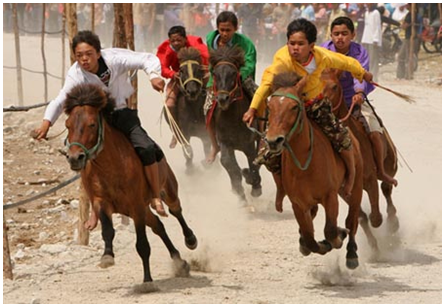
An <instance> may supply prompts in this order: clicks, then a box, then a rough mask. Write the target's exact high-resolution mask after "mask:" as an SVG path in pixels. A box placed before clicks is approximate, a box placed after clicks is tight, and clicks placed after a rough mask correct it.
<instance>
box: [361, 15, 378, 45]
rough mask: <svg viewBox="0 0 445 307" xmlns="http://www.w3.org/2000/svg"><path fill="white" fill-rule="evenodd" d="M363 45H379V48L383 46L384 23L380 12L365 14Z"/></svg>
mask: <svg viewBox="0 0 445 307" xmlns="http://www.w3.org/2000/svg"><path fill="white" fill-rule="evenodd" d="M362 43H363V44H370V45H372V44H374V43H377V45H378V46H379V47H381V46H382V22H381V18H380V13H379V11H378V10H373V11H372V12H366V13H365V27H364V29H363V36H362Z"/></svg>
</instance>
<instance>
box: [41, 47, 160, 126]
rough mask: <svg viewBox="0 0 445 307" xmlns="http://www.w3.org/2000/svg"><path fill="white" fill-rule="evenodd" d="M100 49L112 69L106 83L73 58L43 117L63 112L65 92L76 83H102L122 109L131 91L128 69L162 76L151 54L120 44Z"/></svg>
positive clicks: (117, 106) (52, 120)
mask: <svg viewBox="0 0 445 307" xmlns="http://www.w3.org/2000/svg"><path fill="white" fill-rule="evenodd" d="M100 53H101V56H102V58H103V59H104V61H105V64H106V65H107V66H108V68H109V69H110V72H111V75H110V82H109V84H108V87H107V86H106V85H105V84H104V83H103V82H102V81H101V80H100V79H99V77H98V76H97V75H95V74H93V73H90V72H88V71H86V70H84V69H82V68H81V66H80V65H79V63H78V62H76V63H74V64H73V66H71V68H70V69H69V70H68V73H67V76H66V79H65V84H64V85H63V88H62V89H61V90H60V92H59V95H58V96H57V97H56V98H55V99H54V100H52V101H51V102H50V103H49V105H48V107H47V108H46V111H45V115H44V117H43V119H46V120H49V121H50V122H51V125H53V124H54V123H55V122H56V120H57V119H58V118H59V116H60V115H61V114H62V112H63V108H64V103H65V99H66V95H67V93H69V91H70V90H71V89H72V88H73V87H74V86H76V85H79V84H83V83H92V84H97V85H99V86H101V87H102V88H103V89H104V90H106V91H108V92H109V93H110V94H111V96H112V97H113V98H114V99H115V100H116V109H122V108H125V107H126V106H127V103H126V99H127V98H128V97H130V96H131V94H133V92H134V89H133V87H132V86H131V83H130V80H129V77H128V71H129V70H136V69H142V70H144V71H145V73H146V74H147V75H149V77H150V80H151V79H153V78H159V77H160V76H161V62H160V61H159V59H158V58H157V57H156V55H154V54H151V53H141V52H134V51H131V50H128V49H120V48H110V49H103V50H101V52H100Z"/></svg>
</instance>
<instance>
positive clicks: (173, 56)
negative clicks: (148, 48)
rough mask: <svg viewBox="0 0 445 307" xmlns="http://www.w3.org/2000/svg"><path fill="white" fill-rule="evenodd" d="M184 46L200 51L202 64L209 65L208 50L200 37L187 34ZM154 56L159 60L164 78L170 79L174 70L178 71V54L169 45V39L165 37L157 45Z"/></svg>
mask: <svg viewBox="0 0 445 307" xmlns="http://www.w3.org/2000/svg"><path fill="white" fill-rule="evenodd" d="M185 46H186V47H193V48H196V49H198V50H199V52H200V53H201V59H202V64H203V65H209V51H208V49H207V46H206V45H205V44H204V43H203V42H202V39H201V37H199V36H192V35H187V42H186V44H185ZM156 56H157V57H158V58H159V60H160V61H161V74H162V76H163V77H164V78H168V79H171V78H173V75H174V74H175V72H178V71H179V60H178V54H177V52H176V51H175V50H173V49H172V47H171V46H170V41H169V40H168V39H167V40H165V41H164V42H163V43H162V44H160V45H159V47H158V52H157V53H156Z"/></svg>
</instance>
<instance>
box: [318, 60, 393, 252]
mask: <svg viewBox="0 0 445 307" xmlns="http://www.w3.org/2000/svg"><path fill="white" fill-rule="evenodd" d="M341 73H342V71H338V70H332V69H328V70H325V71H324V72H323V74H322V79H323V81H324V82H325V89H324V94H325V96H327V97H329V98H330V100H331V102H332V103H333V107H332V108H333V112H334V114H335V115H336V116H337V117H338V118H340V120H342V121H343V122H344V124H345V125H346V126H348V127H349V129H350V130H351V131H352V133H353V134H354V135H355V136H356V137H357V139H358V141H359V143H360V151H361V155H362V159H363V189H364V190H365V191H366V193H367V194H368V198H369V202H370V204H371V213H370V216H369V219H370V221H371V225H372V226H373V227H379V226H380V225H381V224H382V221H383V218H382V214H381V213H380V208H379V188H378V180H377V167H376V163H375V160H374V155H373V147H372V143H371V140H370V139H369V135H368V133H367V132H366V129H365V126H364V125H363V123H362V121H364V120H365V119H364V118H362V119H360V117H359V116H356V112H357V111H356V110H355V109H354V112H352V110H348V108H347V106H346V102H345V101H344V98H343V89H342V86H341V83H340V75H341ZM365 103H366V102H365ZM348 113H352V116H351V115H348ZM359 115H360V114H359ZM384 136H385V137H384V140H385V142H384V143H385V144H384V145H385V153H386V155H385V160H384V167H385V171H386V173H387V174H389V175H390V176H392V177H394V175H395V174H396V172H397V153H396V150H395V146H394V144H393V142H392V140H391V138H390V136H389V134H388V132H387V131H386V129H384ZM392 188H393V187H392V185H391V184H388V183H386V182H383V181H382V183H381V189H382V192H383V195H384V196H385V198H386V202H387V214H388V226H389V229H390V231H391V232H395V231H397V229H398V228H399V221H398V218H397V216H396V212H397V210H396V208H395V206H394V204H393V201H392V198H391V194H392ZM360 224H361V226H362V228H363V229H364V230H365V233H366V235H367V237H368V239H369V240H370V243H371V245H373V246H374V247H376V245H375V243H372V242H373V241H374V240H375V239H372V238H371V237H370V231H369V230H368V228H369V226H367V225H368V218H367V216H366V214H365V213H364V212H363V210H361V212H360Z"/></svg>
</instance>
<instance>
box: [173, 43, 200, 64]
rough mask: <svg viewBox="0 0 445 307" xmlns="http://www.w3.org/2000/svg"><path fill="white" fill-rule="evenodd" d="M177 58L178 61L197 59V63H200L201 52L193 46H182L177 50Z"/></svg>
mask: <svg viewBox="0 0 445 307" xmlns="http://www.w3.org/2000/svg"><path fill="white" fill-rule="evenodd" d="M178 60H179V62H180V63H182V62H184V61H189V60H191V61H197V62H199V64H202V58H201V52H199V50H198V49H196V48H193V47H185V48H182V49H181V50H179V52H178Z"/></svg>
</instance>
